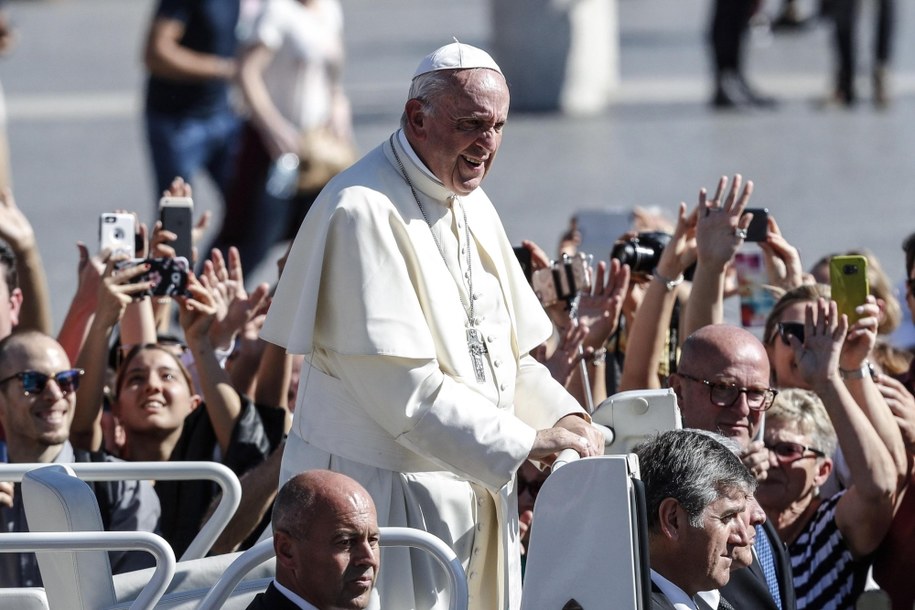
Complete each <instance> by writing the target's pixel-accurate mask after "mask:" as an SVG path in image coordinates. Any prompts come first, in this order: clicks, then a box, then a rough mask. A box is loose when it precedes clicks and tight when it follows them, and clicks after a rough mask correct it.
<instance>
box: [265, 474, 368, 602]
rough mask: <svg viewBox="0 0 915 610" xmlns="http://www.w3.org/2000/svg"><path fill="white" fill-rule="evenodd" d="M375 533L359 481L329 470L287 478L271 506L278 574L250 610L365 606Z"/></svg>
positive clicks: (366, 500)
mask: <svg viewBox="0 0 915 610" xmlns="http://www.w3.org/2000/svg"><path fill="white" fill-rule="evenodd" d="M378 539H379V534H378V519H377V516H376V513H375V504H374V502H372V498H371V496H369V493H368V492H367V491H366V490H365V488H363V487H362V486H361V485H360V484H359V483H357V482H356V481H354V480H353V479H351V478H349V477H347V476H346V475H342V474H339V473H336V472H331V471H329V470H310V471H307V472H304V473H302V474H300V475H297V476H295V477H293V478H291V479H289V481H287V482H286V484H285V485H283V487H282V488H281V489H280V492H279V494H278V495H277V497H276V503H275V504H274V507H273V548H274V549H275V550H276V580H274V582H273V583H271V584H270V586H269V587H268V588H267V591H265V592H264V593H261V594H260V595H258V596H257V597H256V598H254V600H253V601H252V602H251V604H250V605H249V606H248V610H267V609H270V610H283V609H285V608H288V609H290V610H294V609H299V610H300V609H306V610H310V609H316V610H337V609H341V610H342V609H347V610H350V609H362V608H366V607H367V606H368V605H369V602H370V601H371V600H372V597H373V589H374V586H375V578H376V577H377V576H378V558H379V553H378Z"/></svg>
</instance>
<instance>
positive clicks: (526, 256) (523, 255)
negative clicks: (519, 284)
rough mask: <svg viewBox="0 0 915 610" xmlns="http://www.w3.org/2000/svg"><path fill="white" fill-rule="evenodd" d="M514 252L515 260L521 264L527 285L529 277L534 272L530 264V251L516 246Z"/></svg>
mask: <svg viewBox="0 0 915 610" xmlns="http://www.w3.org/2000/svg"><path fill="white" fill-rule="evenodd" d="M514 250H515V258H517V259H518V263H520V264H521V270H522V271H524V277H526V278H527V281H528V283H530V281H531V275H532V274H533V271H534V270H533V265H532V263H531V251H530V250H528V249H527V248H525V247H524V246H516V247H515V248H514Z"/></svg>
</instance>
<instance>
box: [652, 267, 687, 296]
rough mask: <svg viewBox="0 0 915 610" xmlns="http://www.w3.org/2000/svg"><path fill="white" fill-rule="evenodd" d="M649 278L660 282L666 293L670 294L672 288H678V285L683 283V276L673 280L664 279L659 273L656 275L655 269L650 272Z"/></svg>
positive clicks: (656, 270) (656, 269)
mask: <svg viewBox="0 0 915 610" xmlns="http://www.w3.org/2000/svg"><path fill="white" fill-rule="evenodd" d="M651 277H653V278H654V279H656V280H658V281H660V282H661V283H662V284H664V288H666V289H667V292H670V291H671V290H673V289H674V288H676V287H677V286H679V285H680V284H682V283H683V274H682V273H681V274H680V275H678V276H677V277H675V278H674V279H670V278H666V277H664V276H663V275H661V274H660V273H658V268H657V267H655V268H654V269H652V270H651Z"/></svg>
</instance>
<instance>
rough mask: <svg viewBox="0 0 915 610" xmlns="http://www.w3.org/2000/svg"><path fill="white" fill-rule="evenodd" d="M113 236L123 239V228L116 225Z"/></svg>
mask: <svg viewBox="0 0 915 610" xmlns="http://www.w3.org/2000/svg"><path fill="white" fill-rule="evenodd" d="M114 238H115V239H118V240H121V239H124V229H122V228H120V227H118V228H116V229H115V230H114Z"/></svg>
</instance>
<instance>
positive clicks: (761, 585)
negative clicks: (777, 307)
mask: <svg viewBox="0 0 915 610" xmlns="http://www.w3.org/2000/svg"><path fill="white" fill-rule="evenodd" d="M670 387H671V388H673V390H674V392H675V393H676V395H677V403H678V404H679V405H680V410H681V412H682V414H683V423H684V426H686V427H689V428H699V429H702V430H708V431H710V432H717V433H719V434H722V435H724V436H727V437H730V438H732V439H733V440H734V441H736V442H737V443H738V444H739V445H740V448H741V453H740V459H741V460H742V461H743V463H744V465H746V466H747V468H749V469H750V471H751V472H752V473H753V474H754V475H755V476H756V478H757V479H758V480H762V479H764V478H765V476H766V471H767V470H768V468H769V452H768V450H767V449H766V448H765V447H764V446H763V443H762V441H761V440H753V439H754V438H756V436H757V434H758V433H759V430H760V427H761V426H762V424H763V412H764V411H765V410H766V409H768V408H769V407H770V406H772V401H773V400H774V398H775V394H776V392H775V391H774V390H772V389H771V388H770V387H769V358H768V356H767V355H766V349H765V347H764V346H763V344H762V343H760V341H759V339H757V338H756V337H755V336H754V335H753V334H752V333H750V332H748V331H746V330H744V329H743V328H740V327H737V326H731V325H728V324H712V325H709V326H703V327H702V328H700V329H699V330H697V331H695V332H693V334H691V335H690V336H689V337H687V338H686V341H684V342H683V346H682V348H681V350H680V363H679V368H678V370H677V372H676V373H674V374H673V375H671V377H670ZM753 559H754V561H753V562H752V563H751V564H750V567H749V568H747V569H745V570H738V571H736V572H735V573H734V574H733V576H732V577H731V579H730V581H729V582H728V584H727V585H726V586H725V587H723V588H722V589H721V594H722V597H723V598H725V599H726V600H727V601H728V602H730V604H731V605H732V606H734V607H735V608H741V609H742V610H743V609H747V610H756V609H760V610H794V608H796V601H795V596H794V585H793V583H792V581H791V569H790V565H789V563H788V557H787V553H786V552H785V548H784V545H783V544H782V543H781V541H780V540H779V538H778V535H777V534H776V532H775V530H774V528H773V527H772V526H771V524H770V523H769V522H766V523H765V524H763V525H757V527H756V541H755V544H754V557H753ZM767 573H768V575H767Z"/></svg>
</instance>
